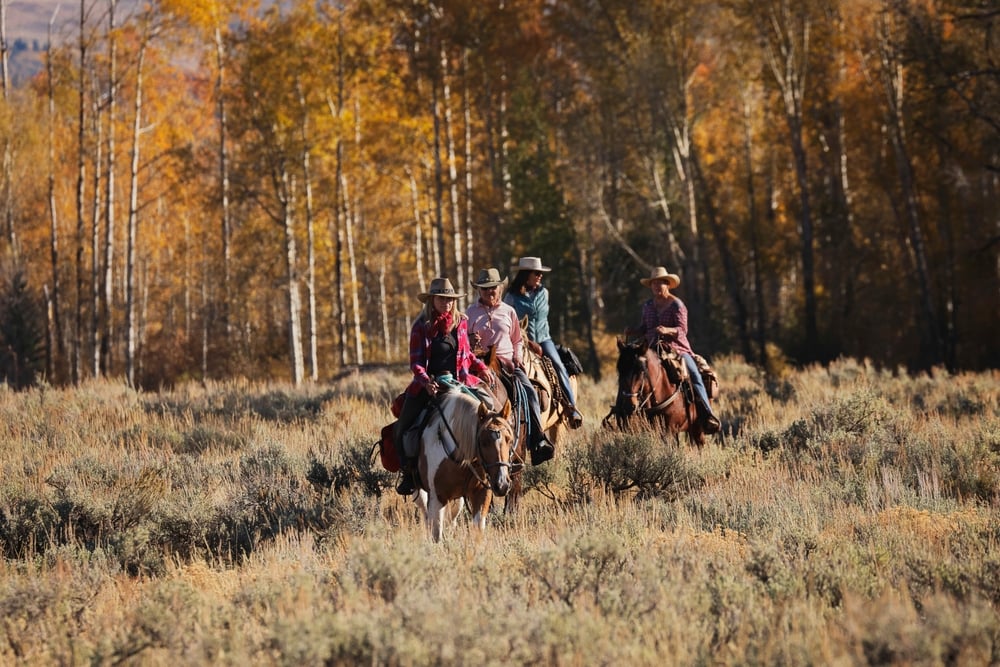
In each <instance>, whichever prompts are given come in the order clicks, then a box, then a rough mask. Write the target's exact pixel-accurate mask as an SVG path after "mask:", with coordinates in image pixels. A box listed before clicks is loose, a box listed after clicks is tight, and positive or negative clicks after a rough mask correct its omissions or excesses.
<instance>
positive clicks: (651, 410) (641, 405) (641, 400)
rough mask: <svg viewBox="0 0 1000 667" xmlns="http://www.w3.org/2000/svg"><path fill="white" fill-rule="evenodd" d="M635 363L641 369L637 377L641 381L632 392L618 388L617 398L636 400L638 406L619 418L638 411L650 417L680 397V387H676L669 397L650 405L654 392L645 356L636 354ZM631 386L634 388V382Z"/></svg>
mask: <svg viewBox="0 0 1000 667" xmlns="http://www.w3.org/2000/svg"><path fill="white" fill-rule="evenodd" d="M635 361H636V363H637V364H638V365H639V366H640V367H641V370H640V372H639V375H640V376H641V379H640V381H639V388H638V390H637V391H634V392H627V391H624V390H623V389H621V388H619V390H618V397H619V399H621V398H627V399H633V398H634V399H636V400H637V403H638V404H637V405H636V406H635V409H634V410H632V411H631V412H629V414H628V415H619V416H620V417H627V416H629V415H631V414H634V413H635V412H638V411H639V410H642V411H644V412H645V413H646V417H652V416H653V415H655V414H656V413H658V412H662V411H663V410H666V409H667V407H668V406H669V405H670V404H671V403H673V402H674V401H676V400H677V399H678V397H680V396H681V387H680V385H677V388H676V389H674V392H673V393H672V394H670V396H667V398H665V399H664V400H662V401H660V402H659V403H657V404H655V405H650V404H651V403H652V402H653V396H654V395H655V393H656V392H655V391H654V389H653V380H652V379H651V378H650V377H649V369H648V368H647V367H646V361H647V359H646V356H645V355H644V354H637V355H636V358H635ZM632 386H633V387H635V381H633V382H632Z"/></svg>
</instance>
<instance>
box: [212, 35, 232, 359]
mask: <svg viewBox="0 0 1000 667" xmlns="http://www.w3.org/2000/svg"><path fill="white" fill-rule="evenodd" d="M214 34H215V64H216V77H215V98H216V111H215V112H216V115H217V116H218V119H219V205H220V207H221V209H222V211H221V212H222V229H221V232H222V294H221V299H220V300H221V302H222V322H223V328H224V331H225V333H226V342H227V343H228V342H229V339H230V338H231V337H232V322H231V319H230V317H229V306H230V303H229V301H230V294H229V289H230V282H231V281H232V277H231V272H232V268H231V266H232V250H231V246H232V243H231V237H232V221H231V217H230V216H231V214H230V211H229V208H230V206H229V188H230V185H229V148H228V146H227V141H228V131H229V130H228V125H227V120H226V101H225V99H224V96H223V92H224V91H223V86H224V84H225V75H226V60H225V55H226V53H225V43H224V42H223V39H222V30H221V28H219V26H215V33H214Z"/></svg>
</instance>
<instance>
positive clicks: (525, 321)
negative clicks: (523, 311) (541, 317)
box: [521, 315, 528, 330]
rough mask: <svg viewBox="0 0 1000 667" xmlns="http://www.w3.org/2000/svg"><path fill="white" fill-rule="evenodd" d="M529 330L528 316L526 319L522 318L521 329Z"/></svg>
mask: <svg viewBox="0 0 1000 667" xmlns="http://www.w3.org/2000/svg"><path fill="white" fill-rule="evenodd" d="M527 328H528V316H527V315H525V316H524V317H522V318H521V329H522V330H524V329H527Z"/></svg>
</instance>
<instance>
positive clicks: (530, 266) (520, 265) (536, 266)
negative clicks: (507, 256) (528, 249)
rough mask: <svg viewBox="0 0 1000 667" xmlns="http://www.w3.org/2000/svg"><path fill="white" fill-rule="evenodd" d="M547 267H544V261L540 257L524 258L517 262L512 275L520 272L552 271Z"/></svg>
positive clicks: (512, 268)
mask: <svg viewBox="0 0 1000 667" xmlns="http://www.w3.org/2000/svg"><path fill="white" fill-rule="evenodd" d="M551 270H552V269H550V268H549V267H547V266H542V259H541V258H540V257H522V258H521V259H519V260H517V266H512V267H511V269H510V271H511V273H517V272H518V271H541V272H542V273H545V272H547V271H551Z"/></svg>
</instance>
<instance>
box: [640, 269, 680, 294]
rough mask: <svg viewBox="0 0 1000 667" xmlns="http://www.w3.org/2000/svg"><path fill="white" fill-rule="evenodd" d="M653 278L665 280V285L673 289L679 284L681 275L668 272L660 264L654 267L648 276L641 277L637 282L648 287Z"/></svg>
mask: <svg viewBox="0 0 1000 667" xmlns="http://www.w3.org/2000/svg"><path fill="white" fill-rule="evenodd" d="M654 280H666V281H667V287H669V288H670V289H673V288H675V287H677V286H678V285H680V284H681V277H680V276H679V275H677V274H676V273H670V272H669V271H667V270H666V269H665V268H663V267H662V266H657V267H656V268H654V269H653V271H652V272H651V273H650V274H649V277H648V278H641V279H640V280H639V282H640V283H642V284H643V285H645V286H646V287H649V283H651V282H653V281H654Z"/></svg>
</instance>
